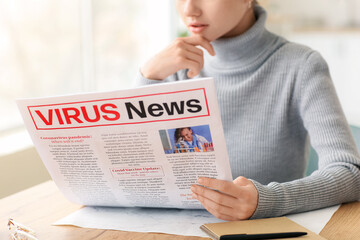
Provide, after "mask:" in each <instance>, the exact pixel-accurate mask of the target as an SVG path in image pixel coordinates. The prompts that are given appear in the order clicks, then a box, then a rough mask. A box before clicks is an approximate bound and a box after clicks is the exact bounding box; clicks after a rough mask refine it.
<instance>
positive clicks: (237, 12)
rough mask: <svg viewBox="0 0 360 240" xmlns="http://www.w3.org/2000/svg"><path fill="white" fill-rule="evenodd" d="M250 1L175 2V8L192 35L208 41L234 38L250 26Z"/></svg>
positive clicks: (183, 0)
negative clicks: (197, 35)
mask: <svg viewBox="0 0 360 240" xmlns="http://www.w3.org/2000/svg"><path fill="white" fill-rule="evenodd" d="M249 1H251V0H176V8H177V11H178V12H179V14H180V16H181V18H182V20H183V22H184V23H185V25H186V27H187V28H188V30H189V31H190V32H192V34H199V35H201V36H203V37H204V38H206V39H207V40H209V41H213V40H215V39H218V38H220V37H234V36H237V35H239V34H241V33H243V32H245V31H246V30H247V29H248V28H249V27H250V26H251V25H252V22H251V21H252V19H253V16H254V15H253V10H252V8H249Z"/></svg>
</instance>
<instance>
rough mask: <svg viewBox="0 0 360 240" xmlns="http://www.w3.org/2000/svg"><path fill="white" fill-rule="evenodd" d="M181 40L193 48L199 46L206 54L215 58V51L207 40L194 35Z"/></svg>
mask: <svg viewBox="0 0 360 240" xmlns="http://www.w3.org/2000/svg"><path fill="white" fill-rule="evenodd" d="M181 39H183V40H184V41H185V42H186V43H188V44H191V45H193V46H201V47H203V48H204V49H206V51H208V53H209V54H210V55H211V56H215V50H214V48H213V46H212V45H211V43H210V42H209V41H208V40H206V39H205V38H203V37H202V36H199V35H194V36H191V37H185V38H181Z"/></svg>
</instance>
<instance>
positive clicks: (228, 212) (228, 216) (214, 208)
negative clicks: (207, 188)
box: [193, 193, 236, 221]
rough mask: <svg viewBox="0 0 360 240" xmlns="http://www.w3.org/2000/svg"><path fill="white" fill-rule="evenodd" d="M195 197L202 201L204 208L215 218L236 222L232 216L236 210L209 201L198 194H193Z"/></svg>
mask: <svg viewBox="0 0 360 240" xmlns="http://www.w3.org/2000/svg"><path fill="white" fill-rule="evenodd" d="M193 197H194V198H196V199H197V200H198V201H200V202H201V204H202V205H203V206H204V208H205V209H206V210H207V211H208V212H210V213H211V214H212V215H214V216H215V217H217V218H219V219H222V220H225V221H234V220H236V218H235V217H233V216H232V215H233V214H234V210H233V209H232V208H231V207H228V206H224V205H221V204H218V203H216V202H214V201H212V200H211V199H208V198H206V197H203V196H201V195H198V194H196V193H193Z"/></svg>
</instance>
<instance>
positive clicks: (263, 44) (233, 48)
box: [205, 6, 278, 70]
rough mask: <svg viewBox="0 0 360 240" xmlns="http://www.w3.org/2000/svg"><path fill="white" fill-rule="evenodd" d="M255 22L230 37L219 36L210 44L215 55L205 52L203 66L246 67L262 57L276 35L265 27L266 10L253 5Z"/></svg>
mask: <svg viewBox="0 0 360 240" xmlns="http://www.w3.org/2000/svg"><path fill="white" fill-rule="evenodd" d="M254 10H255V17H256V22H255V23H254V25H253V26H252V27H251V28H249V29H248V30H247V31H246V32H244V33H243V34H241V35H238V36H235V37H231V38H219V39H217V40H215V41H213V42H211V44H212V45H213V47H214V49H215V52H216V55H215V56H210V55H209V54H205V68H206V65H208V66H209V67H210V68H211V69H224V70H225V69H232V68H237V69H239V68H246V67H249V66H250V65H251V66H253V65H254V64H255V65H256V63H257V62H258V61H259V60H260V59H262V56H263V55H264V53H266V52H267V51H269V47H270V46H271V45H273V44H274V42H275V41H276V39H278V37H277V36H275V35H273V34H271V33H270V32H268V31H267V30H266V29H265V21H266V17H267V14H266V11H265V10H264V9H263V8H262V7H260V6H255V9H254Z"/></svg>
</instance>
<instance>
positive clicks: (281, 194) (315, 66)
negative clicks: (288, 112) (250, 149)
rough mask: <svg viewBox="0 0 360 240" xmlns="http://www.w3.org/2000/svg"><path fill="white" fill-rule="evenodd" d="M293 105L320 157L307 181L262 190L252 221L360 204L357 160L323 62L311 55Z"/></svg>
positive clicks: (303, 68) (259, 187) (259, 188)
mask: <svg viewBox="0 0 360 240" xmlns="http://www.w3.org/2000/svg"><path fill="white" fill-rule="evenodd" d="M296 81H297V83H296V90H295V92H294V99H295V103H296V104H295V105H296V107H297V108H298V114H299V117H300V118H301V120H302V122H303V125H304V128H305V129H306V131H307V132H308V134H309V136H310V142H311V145H312V146H313V148H314V149H315V151H316V152H317V154H318V156H319V169H318V170H317V171H315V172H314V173H313V174H312V175H310V176H308V177H304V178H301V179H298V180H294V181H291V182H285V183H277V182H271V183H269V184H268V185H261V184H260V183H258V182H256V181H253V183H254V184H255V186H256V188H257V190H258V192H259V202H258V207H257V209H256V211H255V213H254V215H253V216H252V218H264V217H275V216H281V215H285V214H290V213H297V212H304V211H310V210H313V209H318V208H324V207H328V206H332V205H336V204H340V203H344V202H350V201H356V200H359V199H360V170H359V168H360V158H359V154H358V151H357V149H356V145H355V142H354V140H353V138H352V135H351V132H350V129H349V126H348V123H347V121H346V119H345V117H344V114H343V111H342V109H341V106H340V103H339V100H338V98H337V95H336V92H335V88H334V86H333V84H332V81H331V78H330V74H329V70H328V67H327V64H326V62H325V60H324V59H323V58H322V57H321V55H320V54H319V53H317V52H312V53H311V54H310V55H309V56H308V57H307V59H306V61H305V63H304V64H302V67H301V69H300V71H299V74H298V78H297V80H296Z"/></svg>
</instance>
